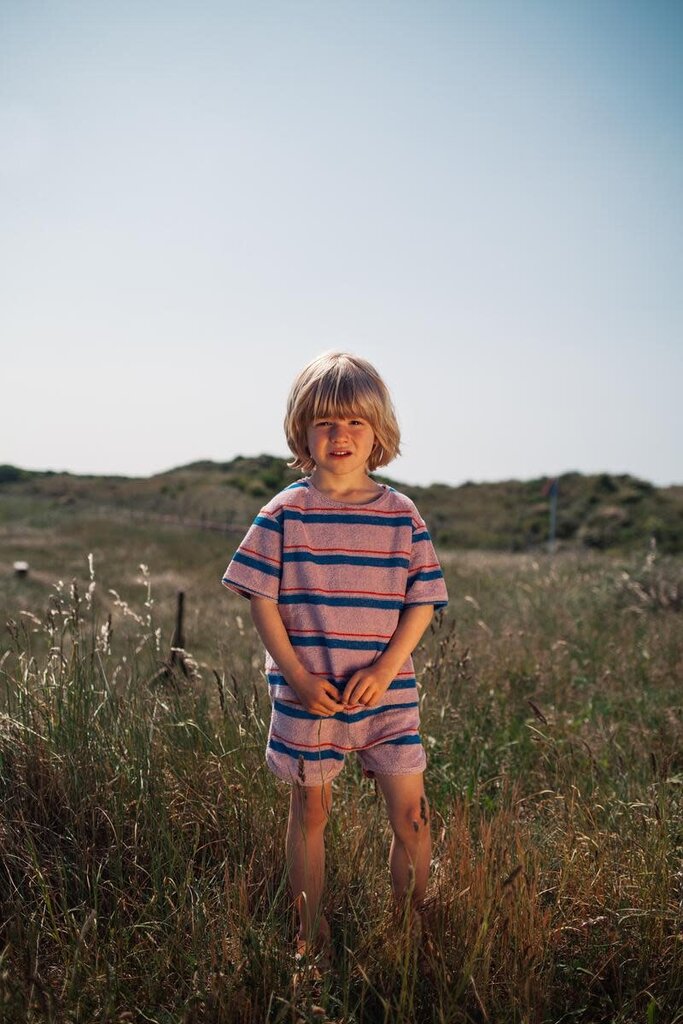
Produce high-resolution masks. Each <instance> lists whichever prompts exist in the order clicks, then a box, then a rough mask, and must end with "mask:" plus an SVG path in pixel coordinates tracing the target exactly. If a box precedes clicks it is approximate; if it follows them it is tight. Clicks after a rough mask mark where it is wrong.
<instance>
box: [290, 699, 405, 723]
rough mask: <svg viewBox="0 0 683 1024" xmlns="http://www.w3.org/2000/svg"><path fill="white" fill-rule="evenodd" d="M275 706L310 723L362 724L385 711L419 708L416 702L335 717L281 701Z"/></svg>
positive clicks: (339, 712) (340, 714) (346, 712)
mask: <svg viewBox="0 0 683 1024" xmlns="http://www.w3.org/2000/svg"><path fill="white" fill-rule="evenodd" d="M274 704H275V707H276V708H277V710H278V711H281V712H282V714H283V715H289V717H290V718H305V719H306V720H308V721H310V720H312V721H316V722H317V721H319V720H321V719H325V720H327V721H330V722H332V721H336V722H361V721H362V720H363V719H364V718H373V717H374V716H375V715H381V714H382V712H383V711H397V710H399V709H401V708H416V707H417V706H418V702H417V701H416V700H415V701H410V702H409V703H407V704H384V705H382V706H381V707H377V708H365V709H364V710H363V711H336V712H335V713H334V714H333V715H315V714H313V712H312V711H305V710H304V708H299V707H294V706H292V705H291V704H286V703H284V702H283V701H281V700H276V701H275V702H274Z"/></svg>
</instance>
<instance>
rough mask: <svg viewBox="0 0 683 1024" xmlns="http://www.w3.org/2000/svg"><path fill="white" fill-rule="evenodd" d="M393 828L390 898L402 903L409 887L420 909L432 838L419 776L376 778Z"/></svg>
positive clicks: (382, 776) (427, 874) (427, 873)
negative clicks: (392, 896) (392, 894)
mask: <svg viewBox="0 0 683 1024" xmlns="http://www.w3.org/2000/svg"><path fill="white" fill-rule="evenodd" d="M375 777H376V779H377V785H378V786H379V788H380V790H381V791H382V795H383V796H384V799H385V801H386V805H387V813H388V815H389V822H390V823H391V827H392V829H393V833H394V836H393V839H392V841H391V853H390V855H389V868H390V871H391V886H392V889H393V891H394V896H395V897H396V899H397V900H399V901H402V900H403V899H404V898H405V896H407V894H408V893H409V892H410V891H411V888H412V904H413V906H414V907H418V908H419V907H420V905H421V903H422V901H423V899H424V895H425V891H426V889H427V879H428V877H429V864H430V861H431V856H432V839H431V832H430V827H429V804H428V803H427V797H426V796H425V791H424V782H423V775H422V772H420V773H419V774H418V775H376V776H375Z"/></svg>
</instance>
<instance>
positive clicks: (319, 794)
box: [291, 786, 332, 830]
mask: <svg viewBox="0 0 683 1024" xmlns="http://www.w3.org/2000/svg"><path fill="white" fill-rule="evenodd" d="M331 804H332V797H331V795H330V794H329V793H327V792H326V791H325V790H324V789H322V790H320V789H318V788H317V787H306V786H298V787H297V788H296V789H295V790H294V791H293V793H292V803H291V817H292V819H293V820H294V821H295V822H296V824H297V825H298V826H299V827H300V828H303V829H304V830H308V829H312V830H313V829H322V828H325V826H326V825H327V822H328V820H329V817H330V809H331Z"/></svg>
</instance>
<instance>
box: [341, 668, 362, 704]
mask: <svg viewBox="0 0 683 1024" xmlns="http://www.w3.org/2000/svg"><path fill="white" fill-rule="evenodd" d="M361 678H362V677H361V676H360V673H359V672H354V673H353V675H352V676H351V678H350V679H349V681H348V682H347V684H346V686H345V687H344V692H343V694H342V704H349V703H354V702H353V701H352V700H351V698H352V696H353V695H354V691H355V689H356V686H357V685H358V683H359V682H360V679H361Z"/></svg>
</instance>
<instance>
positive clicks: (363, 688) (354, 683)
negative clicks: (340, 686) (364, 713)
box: [341, 664, 393, 708]
mask: <svg viewBox="0 0 683 1024" xmlns="http://www.w3.org/2000/svg"><path fill="white" fill-rule="evenodd" d="M392 678H393V677H392V676H390V677H389V678H387V676H386V673H385V672H382V671H381V670H380V669H378V667H377V665H376V664H375V665H368V667H367V668H360V669H358V671H357V672H354V673H353V675H352V676H351V678H350V679H349V681H348V683H347V684H346V686H345V687H344V692H343V694H342V696H341V699H342V702H343V703H344V704H348V705H349V706H352V705H354V704H365V706H366V707H368V708H374V707H376V706H377V704H379V702H380V701H381V699H382V697H383V696H384V694H385V693H386V692H387V690H388V689H389V684H390V683H391V680H392Z"/></svg>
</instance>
